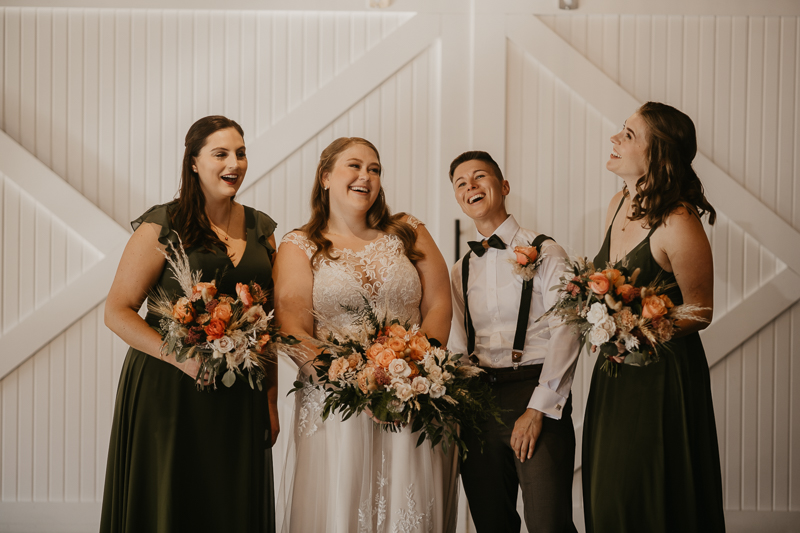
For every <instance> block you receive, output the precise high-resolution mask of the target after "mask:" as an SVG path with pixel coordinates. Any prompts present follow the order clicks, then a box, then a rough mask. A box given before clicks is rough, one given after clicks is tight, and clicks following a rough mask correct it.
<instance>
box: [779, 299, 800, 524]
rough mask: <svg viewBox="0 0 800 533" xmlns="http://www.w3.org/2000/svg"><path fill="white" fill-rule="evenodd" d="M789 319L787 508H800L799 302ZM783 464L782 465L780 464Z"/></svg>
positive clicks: (793, 509) (792, 509)
mask: <svg viewBox="0 0 800 533" xmlns="http://www.w3.org/2000/svg"><path fill="white" fill-rule="evenodd" d="M787 313H788V314H789V316H790V320H791V331H792V336H791V339H790V346H791V349H790V350H789V368H790V374H791V384H792V390H791V394H790V396H789V412H790V413H791V417H792V423H791V426H790V427H789V450H790V454H791V455H790V457H789V464H788V468H787V470H788V473H789V510H791V511H797V510H800V423H799V422H798V419H800V335H798V334H797V332H798V331H800V329H798V328H800V304H795V305H794V306H793V307H792V309H791V310H790V311H788V312H787ZM781 466H784V465H781Z"/></svg>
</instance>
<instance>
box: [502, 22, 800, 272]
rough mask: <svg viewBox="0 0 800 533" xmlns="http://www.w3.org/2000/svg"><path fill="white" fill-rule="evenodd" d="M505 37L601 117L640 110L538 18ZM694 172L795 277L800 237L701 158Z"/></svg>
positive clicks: (509, 26) (511, 26)
mask: <svg viewBox="0 0 800 533" xmlns="http://www.w3.org/2000/svg"><path fill="white" fill-rule="evenodd" d="M506 35H507V36H508V38H509V39H511V40H512V41H514V42H515V43H516V44H518V45H519V46H521V47H522V48H523V49H524V50H525V51H526V52H527V53H528V54H530V55H531V56H532V57H535V58H536V60H537V61H538V62H539V63H541V64H542V65H543V66H544V67H545V68H546V69H548V70H550V71H551V72H552V73H553V74H554V75H555V76H556V77H557V78H559V79H561V80H562V81H563V82H564V83H565V84H567V86H569V87H570V89H572V90H574V91H575V92H576V93H577V94H579V95H580V96H581V97H582V98H583V99H585V100H586V101H587V102H588V103H589V104H590V105H591V106H592V107H594V108H595V109H597V110H598V111H599V112H600V113H601V114H603V115H604V116H605V117H609V118H613V119H614V120H621V119H622V118H627V117H628V116H629V115H630V114H631V113H632V112H633V111H634V110H636V109H637V108H638V107H639V106H640V105H641V102H639V101H638V100H636V99H635V98H634V97H633V96H631V95H630V94H629V93H628V92H627V91H625V90H624V89H623V88H622V87H620V86H619V85H618V84H617V83H615V82H614V81H613V80H612V79H611V78H609V77H608V76H607V75H606V74H605V73H603V71H601V70H600V69H599V68H597V67H596V66H595V65H593V64H592V63H591V62H590V61H589V60H588V59H586V57H584V56H583V54H581V53H580V52H578V51H577V50H575V49H574V48H573V47H572V46H570V45H569V43H567V42H566V41H564V40H563V39H562V38H561V37H560V36H558V34H556V33H555V32H554V31H553V30H551V29H550V28H549V27H548V26H547V25H546V24H545V23H543V22H542V21H541V20H539V19H538V18H537V17H534V16H513V17H512V16H509V17H507V18H506ZM695 167H696V168H697V171H698V174H700V175H702V176H703V183H704V185H705V188H706V190H707V192H708V195H709V197H711V198H712V203H713V204H714V205H715V206H716V207H717V208H718V209H719V210H720V211H722V212H724V213H725V215H726V216H728V217H729V218H730V219H731V220H732V221H733V222H734V223H736V224H737V225H739V226H740V227H741V228H742V229H744V231H746V232H747V233H748V234H750V235H752V236H753V237H754V238H755V239H756V240H758V241H759V242H760V243H761V244H762V245H763V246H765V247H766V248H767V249H769V251H770V252H771V253H773V254H775V255H776V256H777V257H779V258H780V259H781V260H782V261H783V262H784V263H786V264H787V265H789V268H791V269H792V270H794V271H795V272H798V273H800V232H798V231H797V230H796V229H794V228H793V227H792V226H791V225H790V224H788V223H786V222H785V221H784V220H783V219H782V218H780V217H779V216H778V215H777V214H776V213H775V212H773V211H772V210H771V209H769V207H767V206H766V205H764V204H763V203H762V202H761V200H759V199H758V198H757V197H755V196H754V195H752V194H751V193H750V192H748V191H747V190H746V189H745V188H744V187H742V186H741V185H740V184H739V183H738V182H737V181H736V180H734V179H733V178H731V177H730V176H729V175H728V174H726V173H725V172H723V171H722V170H721V169H720V168H719V167H717V166H716V165H715V164H714V163H713V162H712V161H711V160H710V159H708V158H707V157H706V156H705V155H703V154H701V153H698V154H697V157H696V158H695Z"/></svg>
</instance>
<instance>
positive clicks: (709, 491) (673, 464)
mask: <svg viewBox="0 0 800 533" xmlns="http://www.w3.org/2000/svg"><path fill="white" fill-rule="evenodd" d="M621 206H622V203H620V207H621ZM617 213H619V207H618V208H617ZM615 217H616V215H615ZM652 233H653V230H651V231H650V233H649V234H648V235H647V237H646V238H645V239H644V240H643V241H642V242H641V243H640V244H639V245H638V246H636V248H634V249H633V250H631V251H630V253H628V255H627V256H626V258H625V260H626V261H627V264H628V267H629V268H630V269H631V270H633V269H635V268H637V267H638V268H640V269H641V273H640V275H639V278H638V280H637V284H639V285H646V284H648V283H650V282H651V281H653V280H654V279H656V277H657V276H659V275H660V276H661V278H660V279H662V280H664V281H665V282H668V283H670V282H674V281H675V276H674V275H673V274H672V273H669V272H666V271H664V270H663V269H662V268H661V267H659V266H658V263H656V261H655V260H654V259H653V256H652V253H651V251H650V236H651V235H652ZM610 242H611V228H610V226H609V230H608V232H607V233H606V238H605V242H604V243H603V247H602V248H601V249H600V252H599V253H598V254H597V257H596V258H595V260H594V264H595V265H596V266H597V267H598V268H601V267H605V265H606V264H607V262H608V259H609V248H610ZM668 295H669V297H670V299H671V300H672V301H673V302H674V303H675V304H676V305H678V304H680V303H682V302H683V298H682V296H681V292H680V289H679V288H678V287H677V286H676V287H675V288H674V289H673V290H671V291H669V292H668ZM602 363H603V358H602V357H598V358H597V363H596V364H595V367H594V373H593V374H592V383H591V388H590V390H589V397H588V399H587V401H586V415H585V419H584V425H583V459H582V462H583V468H582V470H583V472H582V476H583V502H584V511H585V517H586V531H587V533H643V532H647V533H667V532H681V533H693V532H697V533H711V532H719V531H724V530H725V521H724V515H723V501H722V480H721V475H720V461H719V447H718V444H717V432H716V427H715V422H714V408H713V406H712V402H711V382H710V377H709V370H708V361H707V360H706V356H705V352H704V351H703V344H702V343H701V342H700V336H699V335H698V334H697V333H692V334H690V335H686V336H684V337H680V338H678V339H674V340H673V341H671V342H670V343H669V345H668V347H667V350H664V351H663V352H662V353H661V358H660V360H659V361H658V362H657V363H653V364H650V365H648V366H645V367H635V366H631V365H622V366H621V367H620V371H619V375H618V376H617V377H609V376H608V375H607V374H606V372H604V371H602V370H601V369H600V366H601V365H602Z"/></svg>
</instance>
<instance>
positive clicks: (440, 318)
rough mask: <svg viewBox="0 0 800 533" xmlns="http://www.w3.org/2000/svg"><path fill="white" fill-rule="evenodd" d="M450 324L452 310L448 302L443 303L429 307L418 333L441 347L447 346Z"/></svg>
mask: <svg viewBox="0 0 800 533" xmlns="http://www.w3.org/2000/svg"><path fill="white" fill-rule="evenodd" d="M451 322H452V310H451V307H450V303H449V302H443V303H440V304H437V305H434V306H432V307H431V309H429V310H428V312H427V313H426V314H425V315H424V316H423V318H422V324H420V331H422V333H424V334H425V335H427V336H428V338H433V339H436V340H438V341H439V342H441V343H442V346H445V345H447V339H448V337H449V336H450V325H451Z"/></svg>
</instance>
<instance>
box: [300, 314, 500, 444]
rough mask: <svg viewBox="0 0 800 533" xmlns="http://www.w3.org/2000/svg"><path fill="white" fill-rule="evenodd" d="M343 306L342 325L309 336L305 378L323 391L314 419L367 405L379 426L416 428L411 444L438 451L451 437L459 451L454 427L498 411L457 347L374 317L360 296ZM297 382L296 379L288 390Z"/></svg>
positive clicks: (349, 413)
mask: <svg viewBox="0 0 800 533" xmlns="http://www.w3.org/2000/svg"><path fill="white" fill-rule="evenodd" d="M345 312H347V313H349V314H351V315H352V316H353V322H352V324H351V325H350V326H349V327H348V328H347V331H341V330H336V331H335V333H336V334H334V333H331V334H330V335H329V337H328V339H327V340H326V341H319V340H316V341H315V342H316V343H317V344H319V345H320V347H322V348H323V351H322V353H320V354H319V355H318V356H317V357H316V359H315V360H314V361H313V363H314V369H315V371H316V377H317V380H316V381H317V382H316V384H315V383H314V380H313V378H311V377H309V382H310V383H312V384H314V385H316V386H319V387H322V388H323V390H325V392H326V397H325V404H324V407H323V412H322V419H323V420H325V419H327V417H328V416H329V415H331V414H332V413H336V412H341V413H342V417H343V419H344V420H347V419H348V418H350V417H351V416H353V415H358V414H360V413H361V412H363V411H368V412H369V413H371V416H372V418H373V419H374V420H375V421H376V422H377V423H378V424H379V425H380V427H381V428H383V429H385V430H387V431H399V430H400V429H402V427H403V426H404V425H409V424H410V425H411V431H412V432H416V431H419V432H420V436H419V439H418V440H417V446H419V445H420V444H422V442H423V441H424V440H425V439H426V438H427V439H428V440H429V441H430V443H431V446H436V445H437V444H438V443H439V442H442V445H443V446H444V449H445V450H447V448H448V446H449V445H451V444H453V443H456V444H457V445H459V446H460V448H461V450H462V454H463V456H464V457H466V452H467V450H466V447H465V446H464V443H463V441H462V440H461V438H460V437H459V426H469V427H471V428H473V429H475V430H477V424H478V422H479V421H480V420H483V419H485V418H488V417H489V416H494V417H495V418H498V417H499V408H498V407H497V405H496V403H495V400H494V397H493V396H492V393H491V391H490V389H489V387H488V385H486V384H485V383H482V382H481V381H480V380H478V379H477V376H478V374H479V373H480V372H482V371H481V370H480V369H479V368H477V367H475V366H471V365H464V364H462V362H461V355H460V354H455V353H453V352H451V351H448V350H446V349H444V348H441V347H437V346H432V345H431V343H430V341H429V340H428V339H427V337H426V336H425V335H424V334H422V333H420V331H419V326H417V325H412V326H409V325H408V324H400V323H399V321H398V320H391V321H389V320H387V319H383V320H381V319H378V317H377V316H376V314H375V312H374V310H373V309H372V308H371V307H370V306H369V304H367V303H366V302H365V307H364V309H353V308H349V307H345ZM317 318H318V320H321V318H320V317H317ZM326 326H328V325H327V324H326ZM329 329H331V330H333V328H332V327H329ZM304 386H305V383H304V382H302V381H296V382H295V384H294V388H293V389H292V391H291V392H295V391H298V390H300V389H302V388H303V387H304ZM498 420H499V418H498Z"/></svg>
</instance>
